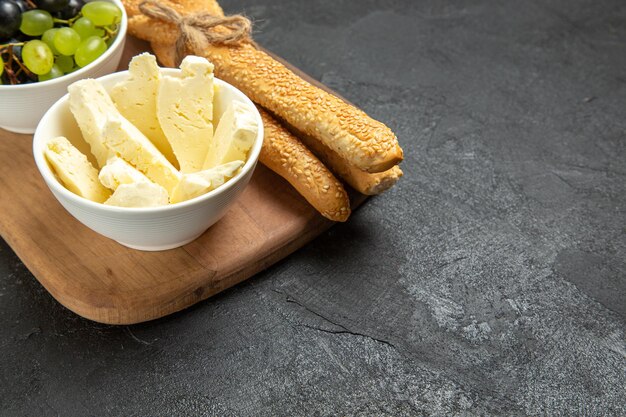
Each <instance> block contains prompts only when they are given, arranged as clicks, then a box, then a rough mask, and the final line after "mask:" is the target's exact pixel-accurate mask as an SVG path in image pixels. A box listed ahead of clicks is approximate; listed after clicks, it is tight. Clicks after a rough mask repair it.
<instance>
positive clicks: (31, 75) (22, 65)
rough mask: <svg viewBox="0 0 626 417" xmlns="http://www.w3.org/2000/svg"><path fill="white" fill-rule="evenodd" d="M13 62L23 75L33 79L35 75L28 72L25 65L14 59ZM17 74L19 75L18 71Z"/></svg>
mask: <svg viewBox="0 0 626 417" xmlns="http://www.w3.org/2000/svg"><path fill="white" fill-rule="evenodd" d="M14 61H15V62H16V63H17V65H18V66H19V67H20V68H21V69H22V71H24V73H25V74H26V75H27V76H28V78H35V74H33V73H32V72H30V70H29V69H28V68H26V65H24V64H23V63H22V62H21V61H20V60H19V59H14ZM18 73H19V71H18Z"/></svg>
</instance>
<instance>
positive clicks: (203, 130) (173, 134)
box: [157, 56, 214, 173]
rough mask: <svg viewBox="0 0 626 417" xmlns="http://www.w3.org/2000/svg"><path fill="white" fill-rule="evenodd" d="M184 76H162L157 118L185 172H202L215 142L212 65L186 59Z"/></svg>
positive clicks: (196, 58)
mask: <svg viewBox="0 0 626 417" xmlns="http://www.w3.org/2000/svg"><path fill="white" fill-rule="evenodd" d="M180 69H181V76H180V77H174V76H168V75H164V76H162V77H161V82H160V85H159V94H158V97H157V117H158V119H159V123H160V124H161V128H162V129H163V132H165V136H166V137H167V139H168V141H169V143H170V145H171V146H172V149H173V150H174V154H175V155H176V159H177V160H178V163H179V164H180V170H181V172H183V173H190V172H197V171H200V170H201V169H202V165H203V163H204V159H205V158H206V155H207V151H208V150H209V145H210V143H211V141H212V139H213V123H212V119H213V92H214V90H213V64H211V63H210V62H209V61H207V60H206V59H205V58H201V57H197V56H187V57H186V58H185V59H184V60H183V62H182V64H181V66H180Z"/></svg>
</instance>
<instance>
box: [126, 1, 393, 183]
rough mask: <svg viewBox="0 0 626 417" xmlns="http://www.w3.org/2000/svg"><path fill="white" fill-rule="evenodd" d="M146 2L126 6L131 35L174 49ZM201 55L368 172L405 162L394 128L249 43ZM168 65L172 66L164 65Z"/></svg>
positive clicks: (171, 35) (203, 5) (195, 5)
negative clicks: (142, 5) (146, 8)
mask: <svg viewBox="0 0 626 417" xmlns="http://www.w3.org/2000/svg"><path fill="white" fill-rule="evenodd" d="M139 3H141V0H126V1H124V4H125V6H126V7H127V11H128V15H129V32H130V33H131V34H133V35H135V36H137V37H139V38H142V39H145V40H148V41H150V42H154V43H159V44H165V45H170V47H173V45H174V44H175V42H176V39H177V37H178V29H177V28H176V27H175V26H174V25H173V24H171V23H168V22H163V21H160V20H155V19H151V18H149V17H147V16H145V15H143V14H141V12H140V11H139V9H138V4H139ZM160 3H161V4H163V5H165V6H169V7H172V8H174V9H175V10H177V11H178V12H179V13H181V14H183V15H184V14H189V13H193V12H196V11H199V10H202V11H209V12H214V13H215V14H216V15H221V14H222V12H221V8H219V5H218V4H217V3H216V2H215V1H213V0H193V1H183V0H168V1H166V0H161V1H160ZM195 53H198V54H202V55H204V56H205V57H206V58H208V59H209V60H210V61H211V62H213V64H215V68H216V71H215V72H216V75H217V76H218V77H219V78H221V79H223V80H225V81H227V82H229V83H231V84H233V85H234V86H236V87H237V88H239V89H240V90H241V91H243V92H244V93H245V94H246V95H247V96H248V97H250V98H251V99H252V100H253V101H255V102H256V103H258V104H260V105H261V106H263V107H265V108H267V109H268V110H270V111H271V112H272V113H274V114H276V115H278V116H279V117H280V118H281V119H283V120H284V121H286V122H287V123H289V124H290V125H291V126H293V127H294V128H296V129H297V130H298V131H300V132H302V133H304V134H307V135H310V136H311V137H314V138H315V139H317V140H319V141H320V142H322V143H323V144H324V145H326V146H327V147H328V148H330V149H332V150H333V151H334V152H336V153H337V154H338V155H339V156H340V157H342V158H344V159H345V160H346V161H347V162H348V163H349V164H350V165H352V166H354V167H355V168H358V169H360V170H363V171H368V172H382V171H386V170H388V169H390V168H392V167H393V166H394V165H396V164H398V163H399V162H400V161H402V157H403V155H402V149H401V148H400V146H399V144H398V140H397V138H396V136H395V135H394V134H393V132H392V131H391V129H389V128H388V127H387V126H385V125H384V124H383V123H381V122H379V121H376V120H374V119H372V118H370V117H369V116H367V114H365V113H364V112H363V111H362V110H360V109H357V108H356V107H354V106H351V105H349V104H347V103H346V102H344V101H343V100H341V99H339V98H338V97H336V96H334V95H332V94H330V93H328V92H326V91H324V90H322V89H320V88H318V87H316V86H313V85H311V84H310V83H308V82H307V81H305V80H303V79H302V78H300V77H299V76H297V75H296V74H294V73H293V72H292V71H290V70H289V69H288V68H287V67H285V66H284V65H283V64H281V63H280V62H278V61H276V60H275V59H273V58H272V57H271V56H269V55H268V54H266V53H265V52H263V51H260V50H258V49H257V48H255V47H254V45H252V44H250V43H245V42H243V43H240V44H238V45H230V46H221V45H210V46H209V47H208V48H206V50H204V51H195ZM164 64H166V65H169V64H170V63H169V62H164Z"/></svg>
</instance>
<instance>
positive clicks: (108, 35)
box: [102, 26, 117, 41]
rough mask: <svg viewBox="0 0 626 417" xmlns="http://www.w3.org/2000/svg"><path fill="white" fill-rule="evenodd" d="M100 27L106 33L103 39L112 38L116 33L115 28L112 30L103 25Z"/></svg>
mask: <svg viewBox="0 0 626 417" xmlns="http://www.w3.org/2000/svg"><path fill="white" fill-rule="evenodd" d="M102 29H104V32H105V33H106V35H105V36H104V37H103V39H104V40H105V41H108V40H109V39H111V38H113V37H114V36H115V35H116V34H117V28H115V29H114V30H111V29H109V28H108V27H106V26H105V27H103V28H102Z"/></svg>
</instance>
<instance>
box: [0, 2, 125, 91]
mask: <svg viewBox="0 0 626 417" xmlns="http://www.w3.org/2000/svg"><path fill="white" fill-rule="evenodd" d="M121 19H122V11H121V10H120V9H119V8H118V7H117V6H116V5H115V4H113V3H109V2H107V1H103V0H96V1H90V2H85V1H84V0H0V84H28V83H32V82H36V81H46V80H51V79H53V78H58V77H61V76H63V75H65V74H68V73H70V72H73V71H75V70H77V69H78V68H82V67H84V66H85V65H88V64H89V63H91V62H93V61H95V60H96V59H97V58H98V57H99V56H100V55H102V54H103V53H104V52H105V51H106V50H107V49H108V47H109V46H110V45H111V43H112V42H113V40H114V39H115V36H116V35H117V32H118V25H119V23H120V22H121Z"/></svg>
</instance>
